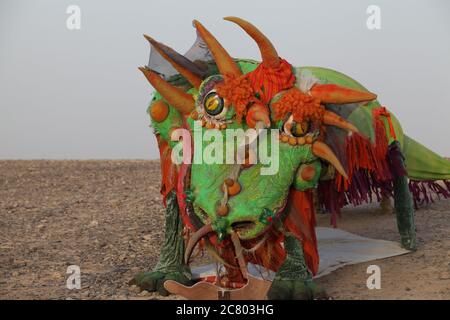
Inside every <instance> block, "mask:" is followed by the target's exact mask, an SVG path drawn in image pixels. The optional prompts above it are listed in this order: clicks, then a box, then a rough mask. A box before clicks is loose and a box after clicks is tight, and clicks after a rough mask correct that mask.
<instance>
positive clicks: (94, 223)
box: [88, 220, 98, 228]
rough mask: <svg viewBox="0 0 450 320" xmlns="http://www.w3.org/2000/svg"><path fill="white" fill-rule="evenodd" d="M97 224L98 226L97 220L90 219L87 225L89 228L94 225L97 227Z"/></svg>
mask: <svg viewBox="0 0 450 320" xmlns="http://www.w3.org/2000/svg"><path fill="white" fill-rule="evenodd" d="M97 226H98V221H97V220H92V221H91V222H90V223H89V225H88V227H89V228H95V227H97Z"/></svg>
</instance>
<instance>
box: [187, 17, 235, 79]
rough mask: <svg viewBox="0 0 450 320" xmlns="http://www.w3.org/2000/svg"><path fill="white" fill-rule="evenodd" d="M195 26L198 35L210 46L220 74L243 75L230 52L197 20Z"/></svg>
mask: <svg viewBox="0 0 450 320" xmlns="http://www.w3.org/2000/svg"><path fill="white" fill-rule="evenodd" d="M194 26H195V28H196V29H197V31H198V33H199V34H200V36H201V37H202V39H203V40H204V41H205V43H206V44H207V45H208V48H209V50H210V51H211V53H212V55H213V57H214V61H215V62H216V65H217V67H218V68H219V71H220V74H222V75H230V74H231V75H235V76H240V75H242V72H241V70H240V69H239V67H238V66H237V64H236V63H235V62H234V60H233V59H232V58H231V56H230V55H229V54H228V52H227V51H226V50H225V49H224V48H223V47H222V45H221V44H220V43H219V41H217V39H216V38H215V37H214V36H213V35H212V34H211V33H210V32H209V31H208V30H207V29H206V28H205V27H204V26H203V25H202V24H201V23H200V22H198V21H197V20H194Z"/></svg>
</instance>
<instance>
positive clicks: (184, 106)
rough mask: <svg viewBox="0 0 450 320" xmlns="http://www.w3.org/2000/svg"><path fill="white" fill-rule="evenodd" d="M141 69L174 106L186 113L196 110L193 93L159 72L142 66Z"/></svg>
mask: <svg viewBox="0 0 450 320" xmlns="http://www.w3.org/2000/svg"><path fill="white" fill-rule="evenodd" d="M139 70H141V71H142V73H143V74H144V75H145V77H146V78H147V80H148V82H150V84H151V85H152V86H153V87H154V88H155V89H156V91H158V92H159V93H160V94H161V95H162V96H163V98H164V99H165V100H166V101H167V102H168V103H169V104H170V105H171V106H172V107H174V108H176V109H177V110H178V111H180V112H181V113H186V114H187V113H190V112H191V111H192V110H194V107H195V105H194V98H193V97H192V95H190V94H188V93H186V92H184V91H183V90H181V89H179V88H177V87H174V86H173V85H171V84H170V83H168V82H166V81H164V80H163V79H162V78H161V77H160V76H159V75H158V74H156V73H155V72H153V71H152V70H150V69H148V68H145V67H140V68H139Z"/></svg>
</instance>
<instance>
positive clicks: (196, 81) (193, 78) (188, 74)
mask: <svg viewBox="0 0 450 320" xmlns="http://www.w3.org/2000/svg"><path fill="white" fill-rule="evenodd" d="M144 38H145V39H147V40H148V42H150V44H151V45H152V46H153V48H155V50H156V51H158V53H159V54H160V55H161V56H162V57H163V58H164V59H166V60H167V61H168V62H169V63H170V64H171V65H172V66H173V67H174V68H175V69H176V70H177V71H178V72H179V73H180V74H181V75H182V76H183V77H185V78H186V80H187V81H189V82H190V83H191V84H192V85H193V86H194V87H195V88H197V89H198V88H199V87H200V85H201V84H202V79H201V78H200V77H198V76H197V75H195V74H194V73H193V72H192V71H190V70H189V69H187V68H186V67H184V66H182V65H180V64H178V63H176V62H175V60H173V59H172V58H171V57H170V56H169V55H168V54H167V53H166V51H165V50H163V48H162V45H161V44H160V43H159V42H157V41H155V40H154V39H153V38H152V37H150V36H148V35H146V34H144ZM167 49H168V50H172V49H171V48H169V47H167ZM172 51H173V50H172ZM186 60H187V59H186ZM189 62H190V61H189Z"/></svg>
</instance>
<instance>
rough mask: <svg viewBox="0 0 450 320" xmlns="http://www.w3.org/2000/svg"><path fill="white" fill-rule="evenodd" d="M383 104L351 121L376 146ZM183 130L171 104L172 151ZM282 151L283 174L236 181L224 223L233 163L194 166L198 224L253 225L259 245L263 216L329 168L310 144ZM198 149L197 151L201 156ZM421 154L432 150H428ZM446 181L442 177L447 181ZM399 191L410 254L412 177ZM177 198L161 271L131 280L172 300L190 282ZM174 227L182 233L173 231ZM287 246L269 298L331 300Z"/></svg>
mask: <svg viewBox="0 0 450 320" xmlns="http://www.w3.org/2000/svg"><path fill="white" fill-rule="evenodd" d="M237 62H238V64H239V66H240V68H241V70H242V71H243V72H244V73H248V72H250V71H253V70H254V69H255V68H256V67H257V65H258V63H257V62H254V61H251V60H238V61H237ZM295 71H297V74H298V73H305V72H306V73H309V74H311V75H313V76H314V77H316V78H318V79H319V80H320V82H321V83H334V84H337V85H341V86H345V87H348V88H353V89H359V90H366V89H365V88H364V87H362V86H361V85H360V84H359V83H357V82H356V81H354V80H353V79H351V78H350V77H348V76H346V75H344V74H342V73H339V72H336V71H333V70H330V69H324V68H317V67H302V68H297V69H296V70H295ZM178 80H179V79H178ZM206 80H207V79H206ZM206 80H205V81H206ZM204 83H205V82H204ZM186 91H188V92H189V93H192V94H193V95H194V97H195V96H197V95H198V92H197V90H195V89H192V88H188V87H186ZM160 99H162V97H161V96H160V95H159V94H158V93H156V94H155V95H154V98H153V100H152V103H153V102H155V101H157V100H160ZM379 106H380V104H379V103H378V101H372V102H370V103H369V104H368V105H367V106H365V107H364V108H356V109H355V110H354V111H353V112H352V113H351V114H350V115H349V117H348V119H347V120H348V121H350V122H351V123H353V124H354V125H355V126H356V127H357V128H358V129H359V131H360V132H361V133H362V134H363V135H365V136H367V137H369V138H370V139H372V141H374V136H375V134H374V128H373V118H372V110H373V109H374V108H377V107H379ZM231 110H232V109H231ZM232 115H233V112H229V114H227V117H228V119H230V118H231V116H232ZM391 117H392V123H393V126H394V129H395V133H396V140H394V138H393V137H391V135H390V131H389V126H388V122H387V120H386V119H383V121H384V122H385V127H386V134H387V137H388V139H389V143H394V142H395V141H398V143H399V144H400V147H401V149H402V150H403V151H405V150H404V149H405V144H406V145H408V143H407V142H408V141H409V140H408V139H409V138H408V137H406V136H405V135H404V134H403V131H402V128H401V126H400V123H399V122H398V120H397V119H396V117H395V116H394V115H392V116H391ZM181 125H182V117H181V115H180V113H179V112H178V111H177V110H176V109H175V108H173V107H172V106H170V112H169V115H168V117H167V118H166V119H165V120H164V121H162V122H156V121H152V126H153V128H154V129H155V132H156V133H158V134H159V135H160V137H161V139H163V140H166V141H168V143H169V145H170V147H174V146H175V145H176V142H174V141H171V139H170V137H169V133H170V129H171V128H173V127H179V126H181ZM187 126H188V128H189V129H190V130H191V131H193V130H194V126H193V120H192V119H189V120H188V122H187ZM228 128H242V129H244V130H245V129H247V125H246V124H245V121H243V122H242V123H237V122H236V121H234V122H233V123H232V124H229V125H228ZM271 128H273V129H278V128H279V123H275V122H273V123H272V125H271ZM199 130H201V132H202V133H203V134H204V133H205V132H207V131H208V130H211V129H206V128H203V127H202V128H200V129H199ZM216 131H217V130H216ZM218 132H219V139H220V138H222V139H225V133H224V131H218ZM194 133H195V132H192V134H194ZM412 144H413V143H409V148H410V149H409V150H407V152H406V155H407V158H406V164H407V167H408V154H414V149H417V146H412ZM208 145H209V143H207V142H206V143H205V142H204V143H203V145H202V147H201V150H200V151H201V152H202V154H203V153H204V152H205V150H206V148H208ZM279 146H280V153H279V156H280V157H279V158H280V161H279V170H278V173H277V174H275V175H267V176H262V175H260V168H261V166H262V164H257V165H254V166H252V167H250V168H248V169H245V170H243V171H242V172H241V173H240V174H239V175H238V182H239V183H240V185H241V187H242V190H241V192H240V193H239V194H237V195H236V196H233V197H232V198H230V199H229V202H228V205H229V208H230V211H229V214H228V215H227V216H225V217H219V216H218V215H217V214H216V208H217V204H218V203H219V202H220V200H221V199H222V197H223V191H222V189H221V188H222V184H223V182H224V180H225V179H226V178H228V177H229V176H230V175H231V172H232V170H233V168H234V165H229V164H205V163H203V164H195V163H194V164H192V166H191V184H190V201H191V202H192V204H193V207H194V210H195V212H196V214H197V216H198V218H199V219H200V220H201V221H202V222H203V223H207V222H212V226H213V229H214V230H215V231H216V232H217V234H219V235H220V237H221V238H224V237H228V235H229V234H230V232H231V231H232V230H233V228H232V227H233V223H236V222H239V221H251V222H253V225H252V227H251V228H250V229H247V230H245V231H243V232H240V233H239V237H240V238H241V240H248V239H253V238H255V237H257V236H259V235H260V234H261V233H263V232H264V231H265V230H266V229H267V228H268V227H269V224H268V223H267V220H265V219H262V218H264V217H266V216H267V215H271V216H274V215H276V214H278V211H279V209H280V208H281V207H282V206H283V204H284V203H285V201H286V198H287V196H288V193H289V189H290V188H291V187H294V188H296V189H297V190H301V191H304V190H308V189H311V188H315V187H316V186H317V183H318V179H319V176H320V172H321V169H322V163H323V162H321V161H319V160H318V159H317V158H316V157H315V156H314V155H313V154H312V152H311V147H310V145H303V146H299V145H297V146H291V145H289V144H286V143H280V145H279ZM258 149H259V148H258ZM268 149H269V150H270V149H271V142H270V139H269V141H268ZM200 151H199V150H195V152H196V153H197V152H200ZM422 151H423V150H422ZM423 153H426V152H425V151H423ZM306 164H309V165H312V166H314V168H315V169H316V175H315V176H314V177H313V179H312V180H310V181H304V180H303V179H302V178H301V177H300V176H299V175H298V174H297V173H298V172H299V168H301V167H302V166H304V165H306ZM408 169H409V168H408ZM413 169H415V168H414V167H413V166H411V170H412V171H413ZM447 172H450V171H447ZM449 175H450V174H449ZM440 177H443V175H441V176H440ZM394 188H395V208H396V212H397V218H398V228H399V231H400V234H401V239H402V244H403V246H405V247H406V248H408V249H414V248H415V245H416V241H415V228H414V213H413V209H412V204H411V194H410V193H409V190H408V186H407V183H406V177H397V178H396V179H395V181H394ZM171 199H172V200H171V202H170V205H169V206H168V209H167V214H166V238H165V242H164V245H163V248H162V250H161V256H160V260H159V262H158V265H157V267H156V268H155V269H154V271H153V272H150V273H144V274H140V275H138V276H136V278H135V279H134V280H133V283H136V284H138V285H139V286H140V287H141V288H143V289H147V290H149V291H155V290H158V291H160V292H161V293H162V294H167V292H166V291H165V289H164V288H163V287H162V285H163V283H164V281H165V280H167V279H175V280H177V281H178V282H181V283H184V284H189V283H190V282H191V276H190V271H189V267H188V266H187V265H185V264H184V262H183V259H182V256H183V252H184V245H183V238H182V236H181V228H182V223H181V221H180V219H179V217H178V218H175V216H176V215H178V208H175V207H176V203H175V200H174V198H171ZM175 225H176V227H173V226H175ZM168 226H169V227H168ZM285 246H286V247H285V250H286V254H287V258H286V261H285V262H284V264H283V265H282V267H281V268H280V270H279V271H278V273H277V275H276V278H275V280H274V282H273V284H272V287H271V289H270V291H269V298H273V299H311V298H322V297H324V296H325V294H324V292H323V290H322V289H320V288H319V287H317V286H316V285H315V284H314V282H313V281H312V277H311V274H310V272H309V271H308V270H307V268H306V264H305V261H304V257H303V252H302V249H301V244H300V243H299V242H298V241H297V239H296V238H294V237H292V236H289V235H287V236H286V241H285Z"/></svg>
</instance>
